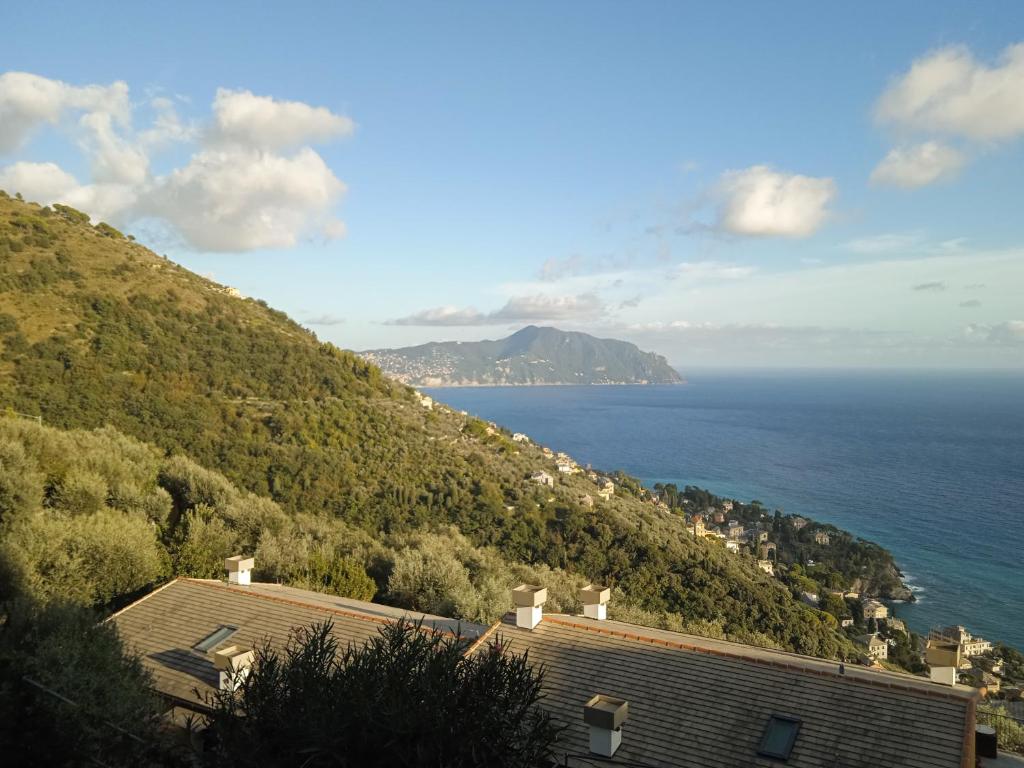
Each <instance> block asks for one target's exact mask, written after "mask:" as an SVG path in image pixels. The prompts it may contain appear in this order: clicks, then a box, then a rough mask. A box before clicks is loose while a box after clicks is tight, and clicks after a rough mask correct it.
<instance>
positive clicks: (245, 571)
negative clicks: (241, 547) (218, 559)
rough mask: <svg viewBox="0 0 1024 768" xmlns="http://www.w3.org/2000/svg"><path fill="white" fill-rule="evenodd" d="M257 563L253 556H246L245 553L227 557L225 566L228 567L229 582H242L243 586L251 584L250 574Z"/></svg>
mask: <svg viewBox="0 0 1024 768" xmlns="http://www.w3.org/2000/svg"><path fill="white" fill-rule="evenodd" d="M255 563H256V561H255V560H254V559H253V558H251V557H245V555H235V556H234V557H229V558H227V559H226V560H225V561H224V567H225V568H227V569H228V584H241V585H242V586H248V585H249V584H251V583H252V582H251V579H250V574H251V572H252V567H253V565H255Z"/></svg>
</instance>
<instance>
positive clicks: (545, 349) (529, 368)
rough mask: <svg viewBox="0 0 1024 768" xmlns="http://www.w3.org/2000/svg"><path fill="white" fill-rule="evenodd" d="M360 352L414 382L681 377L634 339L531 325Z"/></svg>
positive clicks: (661, 380) (672, 380) (659, 380)
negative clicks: (494, 335) (481, 336)
mask: <svg viewBox="0 0 1024 768" xmlns="http://www.w3.org/2000/svg"><path fill="white" fill-rule="evenodd" d="M363 354H364V355H365V356H366V358H367V359H368V360H371V361H372V362H374V363H376V364H377V365H379V366H380V367H381V369H382V370H384V371H385V372H386V373H388V374H389V375H391V376H394V377H395V378H397V379H399V380H400V381H403V382H405V383H407V384H412V385H415V386H450V385H459V384H462V385H466V384H470V385H473V384H491V385H493V384H511V385H520V384H679V383H681V382H682V377H681V376H680V375H679V374H678V373H677V372H676V371H675V370H674V369H673V368H672V367H670V366H669V364H668V363H667V362H666V360H665V358H664V357H662V356H661V355H656V354H654V353H653V352H643V351H641V350H640V349H639V348H637V346H636V345H635V344H630V343H629V342H626V341H618V340H616V339H599V338H596V337H594V336H591V335H589V334H586V333H578V332H569V331H560V330H558V329H557V328H538V327H537V326H535V325H530V326H527V327H526V328H523V329H521V330H518V331H516V332H515V333H513V334H512V335H511V336H509V337H507V338H504V339H498V340H496V341H444V342H431V343H429V344H421V345H419V346H416V347H403V348H401V349H375V350H370V351H368V352H364V353H363Z"/></svg>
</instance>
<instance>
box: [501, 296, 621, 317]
mask: <svg viewBox="0 0 1024 768" xmlns="http://www.w3.org/2000/svg"><path fill="white" fill-rule="evenodd" d="M604 310H605V305H604V302H602V301H601V299H600V298H598V296H597V295H596V294H593V293H582V294H580V295H578V296H544V295H536V296H517V297H513V298H511V299H509V300H508V303H507V304H505V306H504V307H502V308H501V309H499V310H498V311H497V312H492V313H491V315H490V318H491V320H492V321H494V322H517V323H522V322H525V323H530V322H534V321H539V320H589V319H593V318H596V317H599V316H600V315H602V314H603V313H604Z"/></svg>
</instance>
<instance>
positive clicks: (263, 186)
mask: <svg viewBox="0 0 1024 768" xmlns="http://www.w3.org/2000/svg"><path fill="white" fill-rule="evenodd" d="M344 191H345V185H344V184H343V183H342V182H341V181H340V180H339V179H338V178H337V177H336V176H335V175H334V173H333V172H332V171H331V169H330V168H328V167H327V164H326V163H325V162H324V161H323V158H321V157H320V155H318V154H317V153H316V152H314V151H313V150H312V149H310V148H308V147H306V148H303V149H301V150H300V151H299V152H298V153H296V154H295V155H294V156H292V157H283V156H280V155H275V154H272V153H267V152H259V151H255V150H243V149H232V150H212V149H211V150H204V151H201V152H199V153H197V154H196V155H194V156H193V157H192V159H191V161H190V162H189V163H188V165H186V166H185V167H183V168H179V169H177V170H175V171H173V172H172V173H170V174H169V175H167V176H165V177H163V178H161V179H158V180H156V183H155V184H154V186H153V188H152V189H151V190H149V191H148V192H147V194H146V195H145V196H144V197H143V199H142V200H141V201H140V204H139V208H140V211H141V212H143V213H146V214H149V215H152V216H156V217H158V218H161V219H164V220H165V221H167V222H169V223H170V224H171V225H172V226H173V227H174V228H175V229H176V230H177V231H178V232H179V233H181V235H182V236H183V237H184V238H185V239H186V240H187V241H188V242H189V244H190V245H192V246H194V247H196V248H199V249H201V250H210V251H248V250H254V249H259V248H287V247H290V246H293V245H295V244H296V242H298V240H299V238H300V237H302V236H303V235H306V234H313V233H318V234H322V235H324V236H325V237H331V236H336V235H337V234H339V233H340V232H341V231H342V230H341V229H340V226H339V225H340V224H341V223H340V222H338V221H337V220H336V219H335V218H334V217H333V216H332V215H331V210H332V208H333V206H334V205H335V203H336V202H337V201H338V199H339V198H340V197H341V195H342V194H343V193H344Z"/></svg>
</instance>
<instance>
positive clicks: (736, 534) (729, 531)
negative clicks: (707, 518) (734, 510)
mask: <svg viewBox="0 0 1024 768" xmlns="http://www.w3.org/2000/svg"><path fill="white" fill-rule="evenodd" d="M725 535H726V536H728V537H729V538H730V539H733V540H734V541H739V540H740V539H742V538H743V523H741V522H740V521H739V520H730V521H729V523H728V525H726V527H725Z"/></svg>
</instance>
